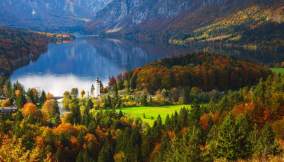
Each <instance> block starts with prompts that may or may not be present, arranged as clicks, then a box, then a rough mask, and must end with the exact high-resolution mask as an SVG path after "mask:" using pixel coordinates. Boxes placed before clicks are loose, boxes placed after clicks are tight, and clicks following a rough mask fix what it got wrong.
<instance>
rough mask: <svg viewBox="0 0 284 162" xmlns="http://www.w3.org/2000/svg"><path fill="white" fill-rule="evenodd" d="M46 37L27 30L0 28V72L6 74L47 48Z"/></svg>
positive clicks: (36, 56) (33, 58)
mask: <svg viewBox="0 0 284 162" xmlns="http://www.w3.org/2000/svg"><path fill="white" fill-rule="evenodd" d="M47 45H48V39H47V37H45V36H43V35H40V34H36V33H31V32H27V31H19V30H15V29H8V28H0V73H1V75H8V74H9V73H10V72H12V71H13V70H14V69H16V68H18V67H21V66H23V65H25V64H28V63H29V62H30V61H32V60H35V59H37V58H38V57H39V55H40V54H41V53H43V52H44V51H46V50H47Z"/></svg>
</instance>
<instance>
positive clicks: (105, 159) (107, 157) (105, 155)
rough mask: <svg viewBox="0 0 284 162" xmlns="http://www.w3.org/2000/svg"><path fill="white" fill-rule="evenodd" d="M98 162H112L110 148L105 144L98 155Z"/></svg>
mask: <svg viewBox="0 0 284 162" xmlns="http://www.w3.org/2000/svg"><path fill="white" fill-rule="evenodd" d="M98 162H114V159H113V151H112V147H111V145H110V144H109V143H108V142H105V143H104V145H103V147H102V148H101V151H100V153H99V155H98Z"/></svg>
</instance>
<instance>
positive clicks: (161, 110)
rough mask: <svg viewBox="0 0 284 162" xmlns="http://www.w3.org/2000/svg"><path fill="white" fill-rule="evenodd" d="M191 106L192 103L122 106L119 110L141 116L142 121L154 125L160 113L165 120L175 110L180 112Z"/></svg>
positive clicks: (136, 116)
mask: <svg viewBox="0 0 284 162" xmlns="http://www.w3.org/2000/svg"><path fill="white" fill-rule="evenodd" d="M184 107H185V108H190V105H173V106H157V107H153V106H149V107H147V106H143V107H128V108H121V109H119V110H118V111H120V110H121V111H122V112H123V113H125V114H126V115H127V116H129V117H130V118H134V119H136V118H140V119H142V121H144V122H146V123H148V124H150V125H153V123H154V121H155V120H156V119H157V117H158V115H160V116H161V118H162V120H163V121H165V119H166V117H167V115H172V114H173V113H175V112H179V111H180V109H182V108H184Z"/></svg>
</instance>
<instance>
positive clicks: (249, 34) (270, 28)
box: [170, 4, 284, 46]
mask: <svg viewBox="0 0 284 162" xmlns="http://www.w3.org/2000/svg"><path fill="white" fill-rule="evenodd" d="M283 27H284V4H277V6H275V5H272V6H269V7H268V6H266V5H263V6H258V5H253V6H250V7H248V8H245V9H242V10H240V11H237V12H235V13H233V14H231V15H228V16H226V17H225V18H223V19H219V20H216V21H215V22H213V23H211V24H209V25H207V26H204V27H201V28H197V29H195V30H193V31H192V32H191V33H189V34H188V35H184V36H183V37H184V38H181V39H171V40H170V42H171V43H174V44H185V43H195V42H224V41H225V42H227V43H241V44H261V45H274V46H275V45H278V46H283V45H284V41H283V38H284V32H283V30H282V29H283Z"/></svg>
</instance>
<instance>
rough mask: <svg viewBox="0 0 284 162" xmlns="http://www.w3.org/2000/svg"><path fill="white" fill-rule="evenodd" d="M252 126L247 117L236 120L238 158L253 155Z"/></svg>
mask: <svg viewBox="0 0 284 162" xmlns="http://www.w3.org/2000/svg"><path fill="white" fill-rule="evenodd" d="M250 131H251V126H250V124H249V121H248V120H247V118H246V116H243V115H242V116H240V117H238V118H237V120H236V133H235V134H236V144H237V156H238V157H241V158H245V157H247V156H248V155H250V154H251V151H252V145H251V142H250Z"/></svg>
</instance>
